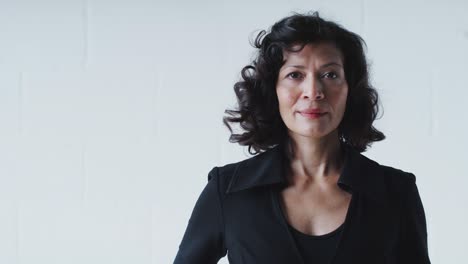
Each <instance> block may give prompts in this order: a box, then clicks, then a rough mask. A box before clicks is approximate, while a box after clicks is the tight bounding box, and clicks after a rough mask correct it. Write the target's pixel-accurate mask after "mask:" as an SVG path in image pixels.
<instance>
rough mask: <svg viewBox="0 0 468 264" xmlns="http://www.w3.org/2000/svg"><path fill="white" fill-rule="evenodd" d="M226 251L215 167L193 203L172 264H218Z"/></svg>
mask: <svg viewBox="0 0 468 264" xmlns="http://www.w3.org/2000/svg"><path fill="white" fill-rule="evenodd" d="M226 252H227V250H226V247H225V245H224V220H223V211H222V204H221V199H220V195H219V178H218V168H217V167H214V168H213V169H212V170H211V171H210V172H209V173H208V183H207V184H206V186H205V188H204V189H203V191H202V192H201V194H200V196H199V197H198V200H197V201H196V203H195V207H194V209H193V211H192V214H191V216H190V219H189V221H188V225H187V228H186V230H185V233H184V236H183V238H182V241H181V243H180V244H179V250H178V252H177V255H176V257H175V260H174V264H189V263H190V264H198V263H199V264H202V263H203V264H211V263H217V262H218V260H219V259H220V258H222V257H224V256H225V255H226Z"/></svg>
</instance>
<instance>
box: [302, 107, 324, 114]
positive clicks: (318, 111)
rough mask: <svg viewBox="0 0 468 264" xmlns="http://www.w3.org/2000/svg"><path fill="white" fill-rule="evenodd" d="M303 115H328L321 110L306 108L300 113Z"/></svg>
mask: <svg viewBox="0 0 468 264" xmlns="http://www.w3.org/2000/svg"><path fill="white" fill-rule="evenodd" d="M299 113H301V114H323V113H326V112H325V111H323V110H322V109H320V108H306V109H304V110H301V111H299Z"/></svg>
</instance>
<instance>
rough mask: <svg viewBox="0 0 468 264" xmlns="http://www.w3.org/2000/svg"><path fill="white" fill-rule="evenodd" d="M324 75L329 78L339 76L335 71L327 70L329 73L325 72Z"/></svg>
mask: <svg viewBox="0 0 468 264" xmlns="http://www.w3.org/2000/svg"><path fill="white" fill-rule="evenodd" d="M322 77H325V78H328V79H336V78H338V74H336V73H335V72H327V73H325V74H323V75H322Z"/></svg>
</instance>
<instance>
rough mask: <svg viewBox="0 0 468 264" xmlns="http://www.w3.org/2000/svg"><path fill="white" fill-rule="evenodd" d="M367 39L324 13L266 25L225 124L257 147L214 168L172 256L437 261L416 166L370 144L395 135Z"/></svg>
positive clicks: (185, 259) (181, 259)
mask: <svg viewBox="0 0 468 264" xmlns="http://www.w3.org/2000/svg"><path fill="white" fill-rule="evenodd" d="M363 44H365V42H364V41H363V40H362V39H361V37H359V36H358V35H356V34H354V33H352V32H349V31H347V30H346V29H344V28H342V27H341V26H339V25H337V24H336V23H333V22H330V21H326V20H324V19H322V18H320V17H319V15H318V13H317V12H315V13H313V14H312V15H308V14H294V15H292V16H289V17H286V18H284V19H282V20H280V21H278V22H277V23H276V24H274V25H273V27H272V28H271V31H270V32H269V33H268V34H266V32H265V31H262V32H260V33H259V34H258V36H257V38H256V41H255V46H256V48H258V49H259V51H258V56H257V58H256V59H255V61H254V62H253V64H252V65H248V66H246V67H244V69H243V70H242V79H243V80H242V81H240V82H238V83H236V84H235V86H234V89H235V92H236V95H237V99H238V109H237V110H226V113H228V114H229V116H227V117H225V118H224V123H225V124H226V125H227V127H228V128H229V130H230V131H231V133H232V135H231V138H230V141H231V142H238V143H239V144H241V145H245V146H248V149H249V152H251V153H252V152H253V153H252V154H258V153H259V154H258V155H256V156H254V157H251V158H249V159H246V160H243V161H241V162H237V163H232V164H227V165H225V166H222V167H214V168H213V169H212V170H211V171H210V172H209V174H208V183H207V185H206V187H205V188H204V190H203V192H202V193H201V195H200V197H199V199H198V200H197V203H196V205H195V207H194V210H193V212H192V215H191V217H190V220H189V222H188V226H187V229H186V231H185V234H184V237H183V240H182V242H181V244H180V246H179V251H178V253H177V256H176V258H175V262H174V263H177V264H181V263H194V264H195V263H204V264H206V263H217V262H218V260H219V259H220V258H222V257H223V256H225V255H226V254H227V255H228V259H229V262H230V263H231V264H236V263H269V264H273V263H399V264H401V263H412V264H415V263H430V260H429V256H428V248H427V229H426V219H425V213H424V208H423V205H422V202H421V199H420V196H419V193H418V189H417V186H416V183H415V176H414V174H412V173H410V172H405V171H402V170H399V169H396V168H392V167H389V166H385V165H381V164H379V163H377V162H375V161H373V160H371V159H369V158H367V157H365V156H364V155H362V154H361V152H364V151H365V150H366V148H367V147H368V146H370V145H371V144H372V142H374V141H380V140H383V139H384V138H385V136H384V134H383V133H382V132H380V131H378V130H377V129H375V128H374V127H373V126H372V123H373V121H374V120H375V119H376V116H377V113H378V95H377V92H376V90H375V89H374V88H372V86H371V85H370V84H369V77H368V65H367V62H366V58H365V54H364V50H363ZM237 123H238V124H239V125H240V126H241V127H242V128H243V129H244V130H245V132H244V133H241V134H235V133H233V132H232V129H231V125H232V124H237ZM252 150H253V151H252Z"/></svg>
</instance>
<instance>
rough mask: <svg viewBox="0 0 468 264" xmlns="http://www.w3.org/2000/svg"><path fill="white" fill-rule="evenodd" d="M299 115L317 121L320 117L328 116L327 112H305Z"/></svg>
mask: <svg viewBox="0 0 468 264" xmlns="http://www.w3.org/2000/svg"><path fill="white" fill-rule="evenodd" d="M299 114H301V115H302V116H304V117H307V118H311V119H317V118H320V117H322V116H324V115H326V114H327V113H326V112H323V113H304V112H299Z"/></svg>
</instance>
